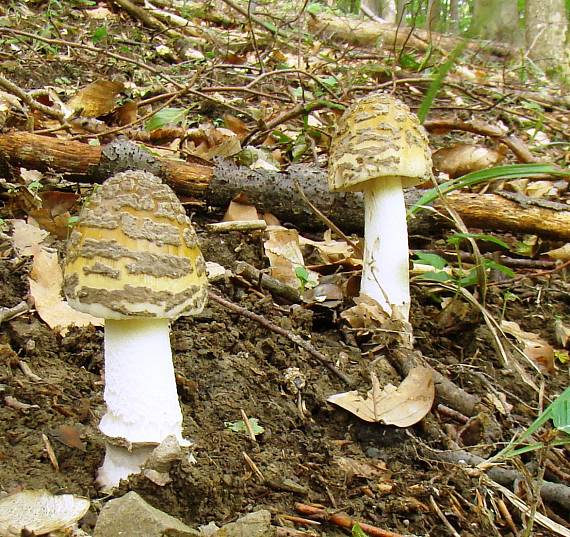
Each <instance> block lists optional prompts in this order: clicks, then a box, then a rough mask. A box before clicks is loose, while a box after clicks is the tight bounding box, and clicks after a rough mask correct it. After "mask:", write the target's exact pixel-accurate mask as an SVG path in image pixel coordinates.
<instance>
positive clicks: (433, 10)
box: [426, 0, 441, 35]
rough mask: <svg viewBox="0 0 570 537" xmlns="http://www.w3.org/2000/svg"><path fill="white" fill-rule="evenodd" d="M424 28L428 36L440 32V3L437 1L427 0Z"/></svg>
mask: <svg viewBox="0 0 570 537" xmlns="http://www.w3.org/2000/svg"><path fill="white" fill-rule="evenodd" d="M426 28H427V30H428V31H429V33H430V35H431V34H432V33H434V32H437V31H439V30H441V2H440V1H439V0H428V11H427V20H426Z"/></svg>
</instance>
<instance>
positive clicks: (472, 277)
mask: <svg viewBox="0 0 570 537" xmlns="http://www.w3.org/2000/svg"><path fill="white" fill-rule="evenodd" d="M478 283H479V275H478V274H477V268H476V267H473V268H472V269H471V270H470V271H469V272H468V273H467V275H466V276H463V278H459V280H457V285H458V286H459V287H473V286H474V285H477V284H478Z"/></svg>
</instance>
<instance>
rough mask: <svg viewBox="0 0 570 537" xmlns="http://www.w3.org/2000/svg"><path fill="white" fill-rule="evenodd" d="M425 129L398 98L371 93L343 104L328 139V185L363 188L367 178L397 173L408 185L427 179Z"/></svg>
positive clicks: (428, 154)
mask: <svg viewBox="0 0 570 537" xmlns="http://www.w3.org/2000/svg"><path fill="white" fill-rule="evenodd" d="M431 168H432V162H431V152H430V149H429V145H428V138H427V134H426V131H425V129H424V128H423V127H422V126H421V125H420V122H419V121H418V118H417V117H416V115H415V114H413V113H412V112H411V111H410V109H409V108H408V107H407V106H406V105H405V104H404V103H402V102H401V101H399V100H397V99H395V98H394V97H392V96H390V95H386V94H383V93H372V94H370V95H368V96H366V97H364V98H362V99H360V100H358V101H356V102H355V103H354V104H353V105H352V106H350V107H349V108H347V109H346V110H345V112H344V113H343V115H342V116H341V118H340V119H339V121H338V123H337V126H336V130H335V133H334V135H333V138H332V141H331V148H330V157H329V175H328V177H329V187H330V189H331V190H333V191H343V190H351V191H356V190H363V189H364V188H367V185H366V184H365V183H367V182H368V181H371V180H374V179H381V178H382V177H394V176H396V177H400V178H401V180H402V186H404V187H408V186H414V185H417V184H419V183H422V182H424V181H426V180H427V179H429V178H430V177H431V173H432V172H431Z"/></svg>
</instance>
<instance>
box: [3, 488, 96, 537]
mask: <svg viewBox="0 0 570 537" xmlns="http://www.w3.org/2000/svg"><path fill="white" fill-rule="evenodd" d="M90 505H91V504H90V502H89V500H87V499H86V498H79V497H78V496H73V495H71V494H61V495H59V496H54V495H53V494H51V493H50V492H48V491H47V490H24V491H22V492H18V493H16V494H12V495H10V496H6V497H5V498H2V499H1V500H0V535H2V536H17V535H21V534H22V531H23V530H26V531H27V532H28V533H27V534H33V535H46V534H48V533H50V532H52V531H57V530H61V529H65V528H69V527H70V526H72V525H73V524H75V523H76V522H77V521H78V520H80V519H81V518H82V517H83V516H84V515H85V513H87V511H88V510H89V506H90Z"/></svg>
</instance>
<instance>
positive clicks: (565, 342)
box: [554, 319, 570, 348]
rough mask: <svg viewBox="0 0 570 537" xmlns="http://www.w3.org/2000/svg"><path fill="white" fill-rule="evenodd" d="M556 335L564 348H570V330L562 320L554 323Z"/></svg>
mask: <svg viewBox="0 0 570 537" xmlns="http://www.w3.org/2000/svg"><path fill="white" fill-rule="evenodd" d="M554 335H555V336H556V341H557V342H558V343H559V344H560V345H561V346H562V347H566V348H570V328H568V327H567V326H566V325H565V324H564V323H563V322H562V319H556V320H555V321H554Z"/></svg>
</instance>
